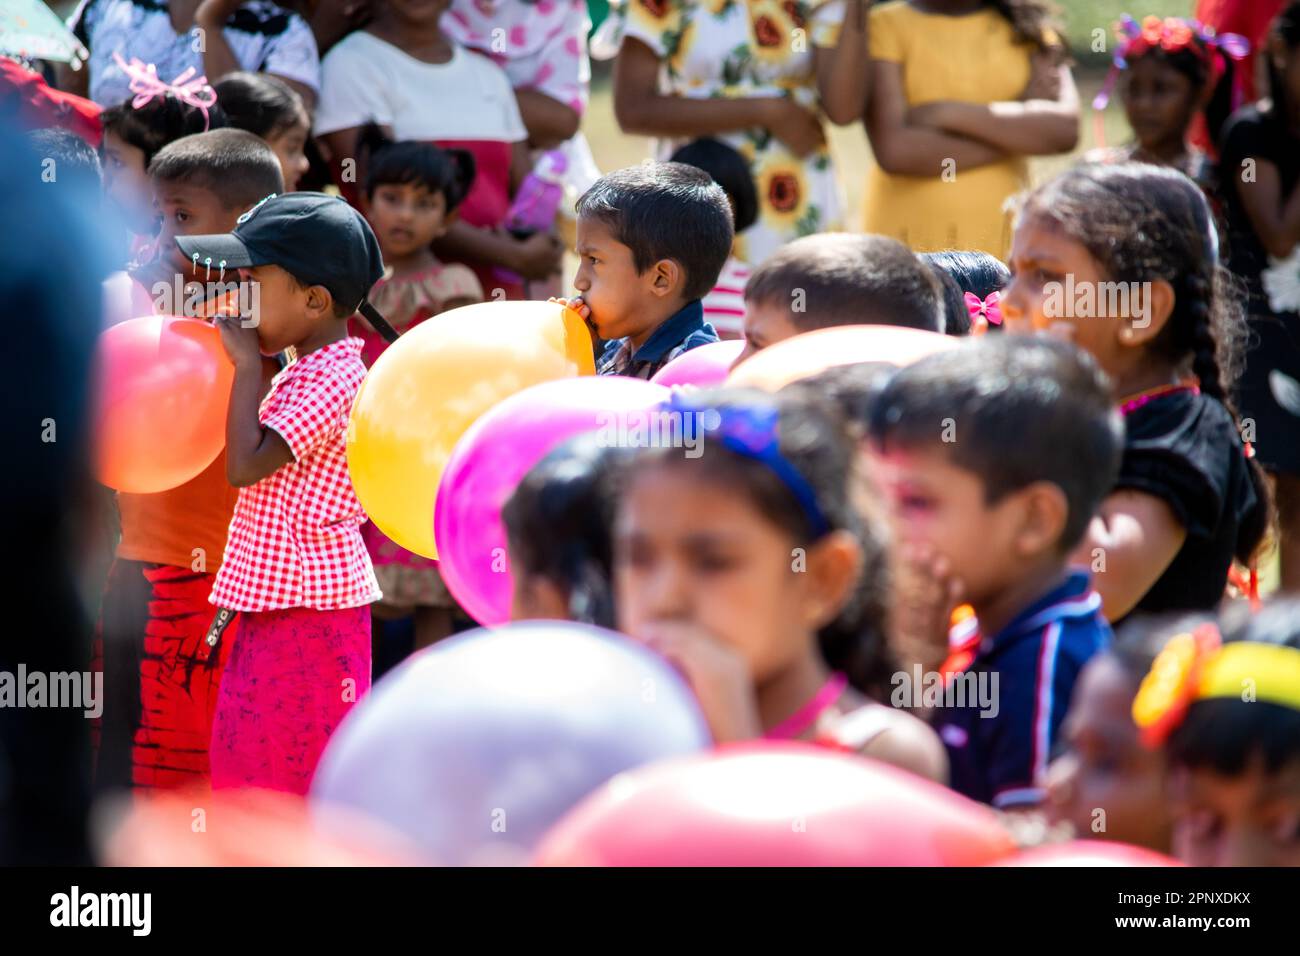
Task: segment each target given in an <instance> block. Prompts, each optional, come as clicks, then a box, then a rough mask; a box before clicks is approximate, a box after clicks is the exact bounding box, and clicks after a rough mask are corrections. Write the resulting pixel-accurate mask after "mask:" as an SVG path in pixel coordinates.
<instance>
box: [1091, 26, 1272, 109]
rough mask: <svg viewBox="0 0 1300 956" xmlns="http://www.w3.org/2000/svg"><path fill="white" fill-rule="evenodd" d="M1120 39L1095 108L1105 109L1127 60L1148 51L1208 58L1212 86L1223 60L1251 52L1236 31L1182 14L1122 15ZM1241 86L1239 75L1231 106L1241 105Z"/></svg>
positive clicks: (1223, 64)
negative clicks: (1222, 29)
mask: <svg viewBox="0 0 1300 956" xmlns="http://www.w3.org/2000/svg"><path fill="white" fill-rule="evenodd" d="M1115 35H1116V36H1117V37H1118V38H1119V47H1118V48H1117V49H1116V50H1115V56H1114V59H1113V60H1112V61H1111V66H1110V72H1109V73H1107V74H1106V81H1105V82H1104V83H1103V84H1102V86H1101V91H1100V92H1099V93H1098V94H1097V96H1096V97H1095V98H1094V99H1093V101H1092V108H1093V109H1094V110H1104V109H1105V108H1106V104H1107V103H1109V102H1110V96H1111V93H1113V92H1114V90H1115V83H1116V82H1117V80H1118V79H1119V71H1120V70H1124V69H1127V68H1128V65H1129V61H1130V60H1133V59H1136V58H1137V57H1140V56H1143V55H1144V54H1146V53H1149V52H1150V51H1151V50H1156V49H1159V50H1163V51H1164V52H1165V53H1178V52H1180V51H1183V50H1187V51H1188V52H1190V53H1192V54H1193V55H1195V56H1196V57H1197V58H1198V59H1200V60H1203V61H1207V62H1208V63H1209V66H1210V77H1209V86H1210V87H1211V88H1213V87H1214V86H1215V85H1216V84H1217V83H1218V82H1219V78H1220V77H1222V76H1223V71H1224V70H1225V69H1227V66H1226V63H1225V59H1231V60H1238V61H1240V60H1243V59H1245V58H1246V56H1247V55H1248V54H1249V53H1250V41H1249V40H1247V39H1246V38H1245V37H1244V36H1242V35H1241V34H1239V33H1215V32H1214V28H1213V27H1208V26H1204V25H1203V24H1202V23H1201V22H1200V21H1199V20H1184V19H1183V18H1181V17H1165V18H1164V19H1163V20H1162V19H1161V18H1160V17H1156V16H1149V17H1145V18H1143V20H1142V23H1141V24H1139V23H1138V22H1137V21H1136V20H1134V19H1133V18H1132V17H1131V16H1129V15H1128V14H1125V15H1124V16H1123V17H1122V18H1121V19H1120V22H1119V23H1118V24H1117V25H1116V27H1115ZM1240 101H1241V86H1240V79H1239V77H1238V79H1237V82H1234V84H1233V91H1232V106H1233V109H1236V108H1237V107H1238V106H1240V105H1241V102H1240Z"/></svg>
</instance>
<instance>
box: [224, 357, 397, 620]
mask: <svg viewBox="0 0 1300 956" xmlns="http://www.w3.org/2000/svg"><path fill="white" fill-rule="evenodd" d="M362 344H363V343H362V341H361V339H357V338H348V339H341V340H339V341H338V342H334V343H331V344H330V345H327V346H325V347H324V348H321V349H317V350H316V351H314V352H309V353H308V354H306V355H304V356H303V357H302V358H300V359H298V360H297V361H296V362H294V363H293V364H292V365H290V366H289V367H288V368H285V369H283V370H282V371H281V372H280V373H279V374H278V375H276V377H275V378H274V380H273V381H272V382H271V390H270V391H269V392H268V393H267V395H266V398H264V399H262V405H261V407H260V408H259V409H258V412H257V417H258V420H259V421H260V422H261V423H262V425H263V426H265V427H266V428H272V429H274V430H275V431H276V432H277V433H278V434H279V435H280V436H281V437H282V438H284V440H285V442H286V443H287V444H288V445H289V449H290V451H292V452H293V457H294V460H293V461H291V462H290V463H289V464H287V465H285V466H284V467H283V468H281V469H280V470H279V471H277V472H275V473H274V474H272V475H268V476H267V477H265V478H263V479H262V480H261V481H259V482H258V483H257V484H255V485H250V486H249V487H247V488H241V489H240V490H239V501H238V502H237V503H236V505H235V516H234V518H232V519H231V522H230V533H229V535H228V536H227V538H226V552H225V557H224V558H223V559H222V562H221V570H220V571H218V572H217V580H216V584H215V585H214V586H213V588H212V594H211V596H210V597H209V598H208V600H209V601H211V602H212V603H213V604H216V605H217V606H218V607H224V608H229V609H231V610H233V611H273V610H278V609H280V608H291V607H307V608H314V609H315V610H318V611H332V610H339V609H342V608H350V607H360V606H362V605H365V604H370V603H372V602H374V601H377V600H379V598H380V597H381V594H380V591H379V583H378V582H377V581H376V580H375V570H374V568H373V567H372V566H371V564H370V556H369V555H368V554H367V553H366V546H365V544H364V542H363V541H362V540H361V525H362V523H363V522H364V521H365V520H366V514H365V512H364V511H362V510H361V503H360V502H359V501H357V496H356V493H355V492H354V491H353V490H352V481H351V479H350V478H349V477H348V460H347V429H348V413H349V412H350V411H351V409H352V400H353V398H355V397H356V394H357V390H358V389H359V388H360V387H361V380H362V379H363V378H365V375H366V367H365V365H364V364H363V363H362V361H361V348H362Z"/></svg>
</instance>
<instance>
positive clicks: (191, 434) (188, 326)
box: [91, 315, 235, 495]
mask: <svg viewBox="0 0 1300 956" xmlns="http://www.w3.org/2000/svg"><path fill="white" fill-rule="evenodd" d="M95 362H96V365H95V373H94V380H93V384H92V391H91V395H92V405H91V408H92V415H93V422H94V427H93V430H92V432H91V434H92V435H93V436H94V452H95V455H94V465H95V477H96V478H97V479H98V480H99V482H100V483H101V484H104V485H107V486H108V487H110V488H115V489H117V490H118V491H125V492H129V493H131V494H140V495H151V494H156V493H157V492H159V491H166V490H167V489H169V488H175V487H177V486H179V485H183V484H185V482H187V481H189V480H190V479H191V478H194V477H196V476H197V475H198V474H199V472H201V471H203V469H205V468H207V467H208V466H209V465H210V464H212V462H213V461H215V460H216V457H217V455H219V454H221V449H222V448H223V447H225V444H226V408H227V406H228V405H229V404H230V387H231V383H232V382H233V381H234V378H235V366H234V365H232V364H231V363H230V359H229V358H227V357H226V352H225V349H224V348H222V346H221V334H220V333H219V332H218V331H217V330H216V329H215V328H214V327H213V326H212V325H211V324H209V323H207V322H203V321H200V320H199V319H185V318H178V317H176V316H170V315H145V316H140V317H139V318H135V319H127V320H126V321H125V322H119V323H118V324H117V325H115V326H113V327H112V328H111V329H107V330H105V331H104V332H101V333H100V335H99V340H98V342H97V343H96V352H95Z"/></svg>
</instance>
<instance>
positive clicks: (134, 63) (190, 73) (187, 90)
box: [113, 52, 217, 130]
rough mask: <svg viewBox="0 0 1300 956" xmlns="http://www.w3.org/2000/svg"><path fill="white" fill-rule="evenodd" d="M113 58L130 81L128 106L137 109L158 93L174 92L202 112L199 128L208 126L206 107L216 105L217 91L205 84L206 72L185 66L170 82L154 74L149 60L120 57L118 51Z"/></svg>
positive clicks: (161, 94)
mask: <svg viewBox="0 0 1300 956" xmlns="http://www.w3.org/2000/svg"><path fill="white" fill-rule="evenodd" d="M113 62H114V63H116V64H117V67H118V69H120V70H121V71H122V72H123V73H125V74H126V75H127V78H128V79H129V80H130V81H131V82H130V85H129V86H128V89H130V91H131V92H132V93H134V94H135V98H134V99H132V100H131V107H132V109H137V110H138V109H140V108H141V107H142V106H145V105H146V104H148V103H149V102H151V101H152V100H154V99H155V98H157V97H160V96H168V95H170V96H174V97H176V99H178V100H180V101H181V102H182V103H184V104H185V105H186V106H192V107H194V108H195V109H196V110H199V111H200V112H202V113H203V128H204V129H205V130H206V129H207V128H208V110H209V109H210V108H211V107H213V106H215V105H216V102H217V92H216V90H214V89H213V88H212V87H211V86H209V85H208V78H207V77H206V76H195V75H194V74H195V73H197V72H198V71H197V70H196V69H194V67H192V66H191V67H187V68H186V69H185V72H183V73H181V74H180V75H179V76H177V77H176V78H175V79H174V80H172V81H171V82H170V83H165V82H163V81H162V80H161V79H159V77H158V68H157V67H156V66H154V65H153V64H152V63H145V62H144V61H142V60H140V59H139V58H137V57H131V60H130V62H127V61H126V60H124V59H122V55H121V54H120V53H117V52H114V53H113Z"/></svg>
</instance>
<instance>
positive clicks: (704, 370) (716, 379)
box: [650, 339, 745, 388]
mask: <svg viewBox="0 0 1300 956" xmlns="http://www.w3.org/2000/svg"><path fill="white" fill-rule="evenodd" d="M743 351H745V343H744V341H743V340H742V339H726V340H725V341H722V342H710V343H709V344H708V345H700V346H697V347H696V348H693V349H691V350H690V351H689V352H683V353H682V354H681V355H679V356H677V358H675V359H673V360H672V361H671V362H669V363H668V364H667V365H665V366H664V367H663V368H661V369H660V370H659V371H658V372H656V373H655V375H654V377H653V378H652V379H650V381H652V382H656V383H658V384H659V385H698V386H700V387H701V388H704V387H708V386H710V385H721V384H722V383H723V382H724V381H726V379H727V376H728V375H730V374H731V365H732V363H733V362H735V361H736V359H738V358H740V353H741V352H743Z"/></svg>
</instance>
